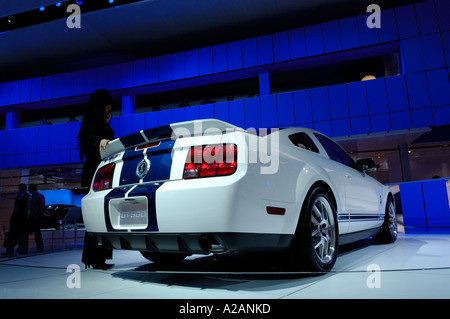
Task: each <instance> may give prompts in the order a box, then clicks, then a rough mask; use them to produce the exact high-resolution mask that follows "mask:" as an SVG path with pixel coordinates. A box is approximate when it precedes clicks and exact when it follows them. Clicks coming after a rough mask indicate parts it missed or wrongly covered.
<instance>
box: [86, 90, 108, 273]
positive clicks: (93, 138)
mask: <svg viewBox="0 0 450 319" xmlns="http://www.w3.org/2000/svg"><path fill="white" fill-rule="evenodd" d="M111 117H112V97H111V95H110V94H109V92H108V91H107V90H104V89H101V90H97V91H95V92H93V93H92V94H91V96H90V98H89V102H88V108H87V111H86V113H85V115H84V118H83V122H82V123H81V127H80V132H79V134H78V141H79V148H80V159H81V160H83V159H84V157H85V158H86V162H85V163H84V166H83V172H82V175H81V186H82V187H85V188H86V189H87V191H89V187H90V186H91V183H92V179H93V177H94V174H95V172H96V170H97V167H98V165H99V164H100V162H101V155H100V152H101V151H104V150H105V149H106V145H108V143H109V142H110V141H111V140H113V139H114V131H113V129H112V128H111V126H110V125H109V121H110V120H111ZM111 258H112V250H111V249H107V248H104V247H102V246H100V245H98V242H97V239H96V237H95V236H93V235H92V234H89V233H86V234H85V238H84V246H83V256H82V260H81V261H82V262H83V263H84V264H85V265H86V268H88V267H89V266H92V267H93V268H94V269H103V270H106V269H109V268H111V267H112V266H113V265H112V264H106V263H105V260H106V259H111Z"/></svg>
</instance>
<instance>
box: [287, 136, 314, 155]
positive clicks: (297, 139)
mask: <svg viewBox="0 0 450 319" xmlns="http://www.w3.org/2000/svg"><path fill="white" fill-rule="evenodd" d="M289 139H290V140H291V142H292V144H294V145H295V146H297V147H299V148H303V149H305V150H308V151H311V152H316V153H319V149H318V148H317V146H316V144H314V142H313V140H312V139H311V138H310V137H309V135H308V134H306V133H304V132H300V133H295V134H292V135H289Z"/></svg>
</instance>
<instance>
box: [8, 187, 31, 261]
mask: <svg viewBox="0 0 450 319" xmlns="http://www.w3.org/2000/svg"><path fill="white" fill-rule="evenodd" d="M29 197H30V194H29V193H28V192H27V185H25V184H23V183H21V184H19V194H18V195H17V197H16V201H15V202H14V209H13V212H12V215H11V218H10V220H9V231H8V233H7V234H6V239H5V242H4V243H3V246H4V247H5V248H6V253H4V254H3V255H5V256H12V255H14V248H15V247H16V245H17V244H18V243H19V238H20V235H21V233H22V229H23V227H24V226H25V223H26V221H27V212H28V199H29Z"/></svg>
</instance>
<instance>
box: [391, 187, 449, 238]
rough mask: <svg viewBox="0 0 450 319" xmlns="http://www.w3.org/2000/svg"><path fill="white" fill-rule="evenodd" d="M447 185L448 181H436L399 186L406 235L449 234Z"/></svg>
mask: <svg viewBox="0 0 450 319" xmlns="http://www.w3.org/2000/svg"><path fill="white" fill-rule="evenodd" d="M447 183H449V184H450V180H445V179H437V180H428V181H417V182H409V183H402V184H400V198H401V205H402V211H403V222H404V226H405V231H406V233H408V232H410V233H449V232H450V209H449V198H448V191H447Z"/></svg>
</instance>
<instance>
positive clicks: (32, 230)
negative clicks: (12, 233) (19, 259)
mask: <svg viewBox="0 0 450 319" xmlns="http://www.w3.org/2000/svg"><path fill="white" fill-rule="evenodd" d="M30 234H34V240H35V241H36V249H37V252H38V253H41V252H43V251H44V241H43V240H42V234H41V230H40V229H39V227H33V226H30V225H25V226H24V227H23V228H22V232H21V234H20V238H19V247H17V252H18V253H19V254H21V255H25V254H28V236H29V235H30Z"/></svg>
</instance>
